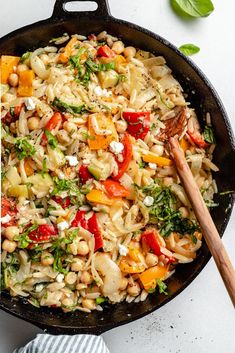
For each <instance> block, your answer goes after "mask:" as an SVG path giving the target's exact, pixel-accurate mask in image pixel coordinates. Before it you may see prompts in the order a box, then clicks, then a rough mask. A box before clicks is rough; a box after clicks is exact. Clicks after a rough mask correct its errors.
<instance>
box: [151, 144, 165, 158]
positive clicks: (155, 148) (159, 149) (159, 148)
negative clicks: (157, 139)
mask: <svg viewBox="0 0 235 353" xmlns="http://www.w3.org/2000/svg"><path fill="white" fill-rule="evenodd" d="M150 151H151V152H153V153H156V154H157V155H158V156H162V155H163V152H164V147H163V146H162V145H153V147H151V149H150Z"/></svg>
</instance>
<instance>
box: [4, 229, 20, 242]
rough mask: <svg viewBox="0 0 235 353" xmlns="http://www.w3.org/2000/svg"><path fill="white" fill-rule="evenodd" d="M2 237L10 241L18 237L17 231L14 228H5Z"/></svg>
mask: <svg viewBox="0 0 235 353" xmlns="http://www.w3.org/2000/svg"><path fill="white" fill-rule="evenodd" d="M4 235H5V238H7V239H8V240H11V241H12V240H14V238H15V237H16V236H18V235H19V229H18V227H15V226H10V227H7V228H6V229H5V233H4Z"/></svg>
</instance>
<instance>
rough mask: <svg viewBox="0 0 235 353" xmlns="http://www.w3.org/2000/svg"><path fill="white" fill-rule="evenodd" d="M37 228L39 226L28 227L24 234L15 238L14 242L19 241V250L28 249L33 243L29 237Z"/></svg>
mask: <svg viewBox="0 0 235 353" xmlns="http://www.w3.org/2000/svg"><path fill="white" fill-rule="evenodd" d="M37 228H38V224H33V225H32V226H30V227H28V228H27V229H26V230H25V231H24V232H23V233H21V234H20V235H18V236H17V237H15V238H14V240H16V241H18V247H19V248H21V249H25V248H27V246H28V245H29V244H30V243H31V240H30V239H29V236H28V235H29V233H31V232H32V231H34V230H35V229H37Z"/></svg>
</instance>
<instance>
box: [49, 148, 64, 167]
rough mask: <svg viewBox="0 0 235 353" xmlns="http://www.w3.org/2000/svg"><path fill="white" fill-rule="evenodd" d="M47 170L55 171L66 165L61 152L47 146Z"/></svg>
mask: <svg viewBox="0 0 235 353" xmlns="http://www.w3.org/2000/svg"><path fill="white" fill-rule="evenodd" d="M47 151H48V162H49V169H51V170H56V169H57V168H59V167H61V166H62V165H64V164H65V163H66V160H65V156H64V154H63V152H62V151H61V150H60V149H59V148H58V147H56V148H54V149H53V148H51V147H50V146H49V145H47Z"/></svg>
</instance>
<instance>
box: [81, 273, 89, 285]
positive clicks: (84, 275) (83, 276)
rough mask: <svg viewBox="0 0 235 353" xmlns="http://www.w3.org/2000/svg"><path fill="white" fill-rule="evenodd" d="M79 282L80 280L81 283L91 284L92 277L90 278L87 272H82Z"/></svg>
mask: <svg viewBox="0 0 235 353" xmlns="http://www.w3.org/2000/svg"><path fill="white" fill-rule="evenodd" d="M80 280H81V282H82V283H85V284H91V282H92V277H91V275H90V273H89V272H87V271H84V272H82V274H81V278H80Z"/></svg>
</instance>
